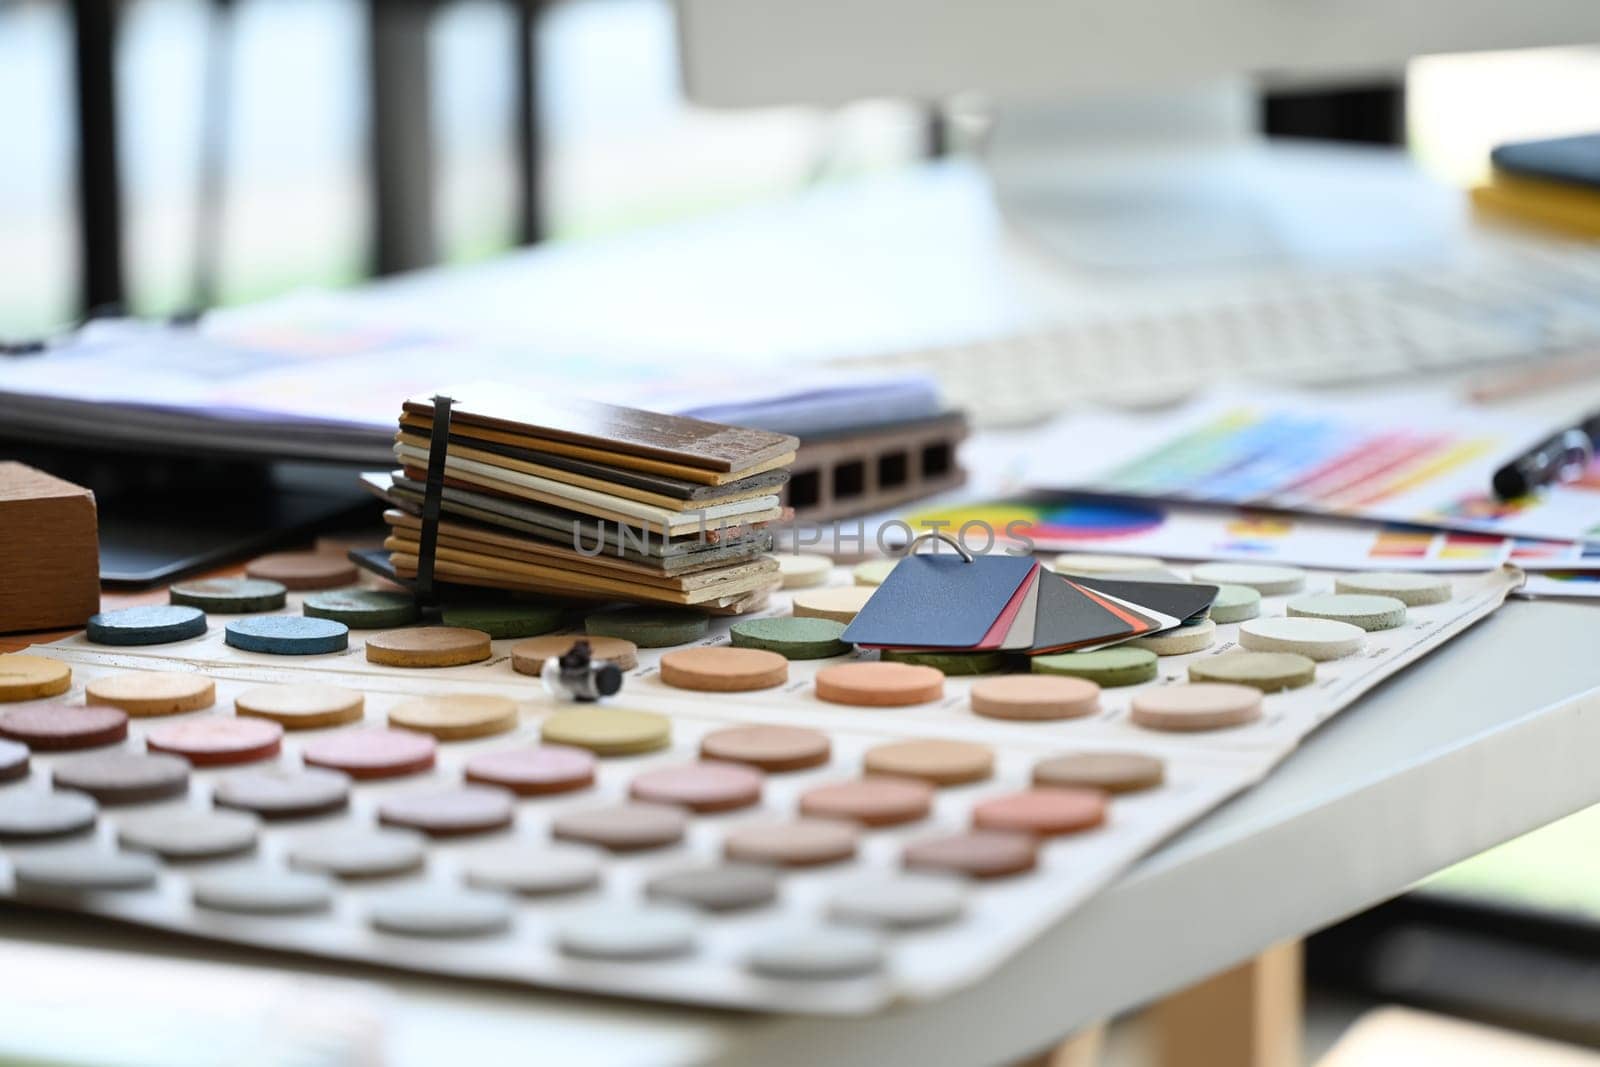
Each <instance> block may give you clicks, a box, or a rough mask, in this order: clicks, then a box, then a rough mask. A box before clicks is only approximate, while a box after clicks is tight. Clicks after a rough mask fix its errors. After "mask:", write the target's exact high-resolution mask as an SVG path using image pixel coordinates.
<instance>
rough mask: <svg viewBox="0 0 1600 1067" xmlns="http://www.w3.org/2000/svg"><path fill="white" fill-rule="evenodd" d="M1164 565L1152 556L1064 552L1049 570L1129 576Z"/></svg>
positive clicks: (1158, 568) (1063, 572)
mask: <svg viewBox="0 0 1600 1067" xmlns="http://www.w3.org/2000/svg"><path fill="white" fill-rule="evenodd" d="M1165 566H1166V564H1165V563H1163V562H1161V561H1160V560H1159V559H1156V558H1155V557H1154V556H1104V555H1095V554H1093V553H1090V552H1064V553H1062V554H1061V555H1059V556H1057V557H1056V558H1055V562H1054V563H1052V564H1051V565H1050V569H1051V570H1053V571H1055V572H1056V573H1057V574H1089V575H1095V574H1112V575H1115V574H1129V573H1132V572H1135V571H1158V570H1161V569H1162V568H1163V567H1165Z"/></svg>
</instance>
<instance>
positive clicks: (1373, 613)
mask: <svg viewBox="0 0 1600 1067" xmlns="http://www.w3.org/2000/svg"><path fill="white" fill-rule="evenodd" d="M1284 610H1285V611H1287V612H1288V613H1289V615H1290V617H1292V618H1303V619H1331V620H1333V621H1334V622H1347V623H1349V624H1350V625H1351V626H1359V627H1361V628H1362V629H1363V630H1366V631H1367V632H1368V633H1371V632H1373V631H1376V630H1392V629H1394V628H1395V627H1396V626H1404V625H1405V623H1406V605H1405V601H1403V600H1401V599H1399V598H1398V597H1392V596H1378V595H1375V594H1372V593H1322V594H1320V595H1315V596H1303V597H1299V598H1298V599H1295V600H1291V601H1289V603H1288V606H1287V607H1286V608H1285V609H1284Z"/></svg>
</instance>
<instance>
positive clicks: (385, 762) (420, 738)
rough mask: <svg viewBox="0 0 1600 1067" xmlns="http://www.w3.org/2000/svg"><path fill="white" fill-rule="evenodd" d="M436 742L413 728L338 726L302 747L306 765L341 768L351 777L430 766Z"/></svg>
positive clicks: (393, 775) (393, 773) (381, 775)
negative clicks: (337, 731) (389, 728)
mask: <svg viewBox="0 0 1600 1067" xmlns="http://www.w3.org/2000/svg"><path fill="white" fill-rule="evenodd" d="M438 747H439V745H438V742H436V741H434V739H433V738H432V737H431V736H429V735H428V734H423V733H418V732H417V731H415V730H385V729H381V728H377V727H374V728H371V729H366V730H341V731H340V732H339V733H336V734H331V735H329V736H328V737H320V738H318V739H317V740H315V741H312V742H310V743H309V744H307V745H306V747H305V748H304V749H302V750H301V753H300V758H301V759H302V760H303V761H305V763H306V765H307V766H311V767H327V768H328V769H329V770H335V771H343V772H344V773H346V774H348V775H349V776H350V777H352V778H397V777H399V776H400V775H403V774H418V773H420V772H422V771H425V770H428V769H429V768H431V767H432V766H433V755H434V752H435V751H436V750H437V749H438Z"/></svg>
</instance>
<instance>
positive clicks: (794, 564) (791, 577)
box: [773, 552, 833, 589]
mask: <svg viewBox="0 0 1600 1067" xmlns="http://www.w3.org/2000/svg"><path fill="white" fill-rule="evenodd" d="M773 558H774V559H776V560H777V561H778V573H779V574H780V575H782V576H783V586H782V588H784V589H810V588H812V587H813V586H818V585H822V584H823V583H824V582H826V581H827V580H828V575H829V574H830V573H832V571H833V560H831V559H829V558H828V557H827V556H819V555H817V554H816V553H814V552H778V553H774V555H773Z"/></svg>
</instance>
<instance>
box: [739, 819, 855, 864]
mask: <svg viewBox="0 0 1600 1067" xmlns="http://www.w3.org/2000/svg"><path fill="white" fill-rule="evenodd" d="M857 836H858V835H857V831H856V828H855V827H854V826H853V825H852V824H850V823H847V822H838V821H835V820H832V819H796V820H794V821H793V822H781V823H760V824H757V825H755V826H741V827H739V828H738V829H737V830H733V831H730V832H729V834H728V836H727V837H726V838H724V839H723V842H722V851H723V854H724V855H726V856H727V857H728V859H730V860H742V861H744V862H746V863H770V864H774V865H776V866H779V867H817V866H821V865H822V864H824V863H838V862H840V861H841V860H847V859H849V858H850V857H852V856H854V855H855V854H856V838H857Z"/></svg>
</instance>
